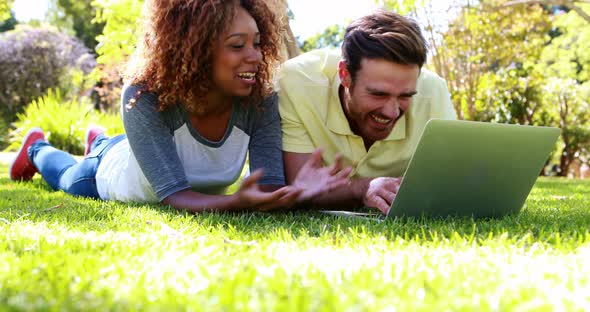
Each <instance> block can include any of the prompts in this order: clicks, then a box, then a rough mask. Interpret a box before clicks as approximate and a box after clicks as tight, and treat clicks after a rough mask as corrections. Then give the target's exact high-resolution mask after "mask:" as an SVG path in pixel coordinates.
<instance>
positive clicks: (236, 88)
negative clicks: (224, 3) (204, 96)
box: [211, 7, 262, 97]
mask: <svg viewBox="0 0 590 312" xmlns="http://www.w3.org/2000/svg"><path fill="white" fill-rule="evenodd" d="M261 61H262V53H261V51H260V32H259V31H258V26H257V25H256V21H255V20H254V18H252V16H251V15H250V14H249V13H248V11H246V10H245V9H244V8H242V7H240V8H238V10H237V13H236V16H235V17H234V19H233V20H232V23H231V25H230V27H229V28H228V30H227V31H226V32H225V33H222V34H221V37H220V39H219V41H218V43H217V45H216V49H215V52H214V53H213V88H212V89H213V90H211V91H213V92H216V93H219V95H221V96H232V97H233V96H240V97H244V96H248V95H250V93H252V89H253V87H254V85H255V84H256V79H257V73H258V65H259V64H260V62H261Z"/></svg>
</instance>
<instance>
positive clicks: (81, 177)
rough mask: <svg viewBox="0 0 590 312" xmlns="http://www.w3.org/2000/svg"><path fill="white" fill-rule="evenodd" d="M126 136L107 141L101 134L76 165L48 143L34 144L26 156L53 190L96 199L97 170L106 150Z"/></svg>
mask: <svg viewBox="0 0 590 312" xmlns="http://www.w3.org/2000/svg"><path fill="white" fill-rule="evenodd" d="M125 138H126V135H119V136H116V137H113V138H109V137H107V136H105V135H103V134H100V135H98V136H97V137H96V139H95V140H94V142H92V146H91V147H90V152H89V153H88V156H86V158H84V160H82V161H80V162H78V161H76V159H74V157H72V155H70V154H69V153H67V152H64V151H62V150H58V149H57V148H55V147H53V146H51V144H49V143H48V142H45V141H41V140H39V141H37V142H35V143H33V144H32V145H31V146H30V147H29V150H28V156H29V159H30V160H31V162H32V163H33V164H34V165H35V167H36V168H37V170H39V173H41V175H42V176H43V179H45V181H47V183H48V184H49V186H51V187H52V188H53V189H54V190H63V191H64V192H66V193H68V194H72V195H77V196H84V197H90V198H97V199H99V198H100V196H99V195H98V190H97V189H96V170H97V169H98V165H99V164H100V161H101V160H102V158H103V157H104V155H106V153H107V152H108V150H109V149H111V147H112V146H113V145H115V144H117V143H118V142H120V141H121V140H123V139H125Z"/></svg>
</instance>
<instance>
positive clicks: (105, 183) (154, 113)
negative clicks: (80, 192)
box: [96, 85, 285, 202]
mask: <svg viewBox="0 0 590 312" xmlns="http://www.w3.org/2000/svg"><path fill="white" fill-rule="evenodd" d="M139 90H140V88H139V86H135V85H131V86H127V87H125V88H124V91H123V95H122V103H123V105H122V109H121V110H122V116H123V123H124V125H125V131H126V133H127V139H125V140H122V141H121V142H119V143H117V144H115V145H114V146H113V147H112V148H111V149H110V150H108V152H107V153H106V155H105V156H104V157H103V159H102V161H101V163H100V164H99V166H98V170H97V173H96V185H97V189H98V193H99V195H100V198H102V199H105V200H118V201H123V202H130V201H133V202H159V201H162V200H163V199H165V198H166V197H168V196H170V195H171V194H174V193H176V192H179V191H182V190H185V189H189V188H190V189H193V190H194V191H197V192H202V193H208V194H222V193H223V192H224V191H225V190H226V188H227V187H228V186H229V185H231V184H232V183H234V182H235V181H236V180H237V179H238V178H239V176H240V173H241V172H242V169H243V166H244V163H245V161H246V158H247V157H246V156H247V155H248V159H249V165H250V170H251V171H254V170H256V169H259V168H264V176H263V177H262V179H261V180H260V181H259V183H260V184H271V185H284V184H285V177H284V171H283V158H282V151H281V129H280V117H279V113H278V107H277V105H278V103H277V97H276V94H273V95H271V96H269V97H268V98H267V99H266V100H265V101H264V102H263V103H262V105H260V107H253V106H249V107H247V106H245V105H242V104H240V103H239V102H238V101H236V102H235V103H234V105H233V110H232V114H231V118H230V121H229V124H228V126H227V130H226V132H225V134H224V136H223V139H221V141H219V142H212V141H209V140H207V139H205V138H204V137H202V136H201V135H200V134H199V133H198V132H197V130H196V129H194V127H193V126H192V124H191V121H190V116H189V115H188V113H187V112H186V111H185V110H184V109H183V108H182V107H181V106H180V105H178V106H175V107H171V108H168V109H167V110H165V111H159V110H158V96H157V95H156V94H153V93H148V92H144V93H142V94H141V96H140V97H139V99H138V100H137V102H136V104H135V106H133V107H132V108H129V109H126V108H125V106H126V104H127V103H128V102H129V100H130V99H132V98H133V97H135V96H136V93H137V92H138V91H139Z"/></svg>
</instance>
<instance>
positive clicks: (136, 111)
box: [122, 86, 190, 201]
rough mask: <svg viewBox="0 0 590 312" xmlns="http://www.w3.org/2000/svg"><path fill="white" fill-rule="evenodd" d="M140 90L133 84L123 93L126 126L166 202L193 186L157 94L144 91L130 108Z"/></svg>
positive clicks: (139, 157)
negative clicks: (159, 107)
mask: <svg viewBox="0 0 590 312" xmlns="http://www.w3.org/2000/svg"><path fill="white" fill-rule="evenodd" d="M138 90H139V88H138V87H136V86H129V87H127V88H126V89H125V90H124V92H123V96H122V101H123V103H122V114H123V125H124V126H125V132H126V133H127V139H128V140H129V145H130V147H131V151H132V152H133V155H134V156H135V158H136V159H137V162H138V164H139V167H140V168H141V171H142V172H143V174H144V175H145V177H146V178H147V180H148V182H149V183H150V185H151V186H152V188H153V190H154V192H155V193H156V195H157V196H158V198H159V199H160V201H162V200H164V199H165V198H166V197H168V196H170V195H172V194H174V193H176V192H179V191H182V190H184V189H187V188H189V187H190V186H189V184H188V181H187V179H186V174H185V173H184V168H183V166H182V163H181V161H180V157H178V154H177V152H176V146H175V144H174V138H173V134H172V131H171V126H170V125H168V124H167V123H166V120H165V118H164V114H163V113H162V112H160V111H158V98H157V96H156V95H155V94H153V93H148V92H144V93H142V94H141V95H140V96H139V98H137V99H136V103H135V105H134V106H133V107H127V104H128V103H129V100H130V99H132V98H134V97H136V93H137V91H138Z"/></svg>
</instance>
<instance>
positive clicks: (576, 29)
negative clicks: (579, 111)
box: [542, 4, 590, 83]
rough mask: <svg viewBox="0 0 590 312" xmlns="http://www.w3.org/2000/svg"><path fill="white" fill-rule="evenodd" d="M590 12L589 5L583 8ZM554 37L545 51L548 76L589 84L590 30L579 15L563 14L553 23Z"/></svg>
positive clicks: (544, 60)
mask: <svg viewBox="0 0 590 312" xmlns="http://www.w3.org/2000/svg"><path fill="white" fill-rule="evenodd" d="M580 7H581V8H584V9H586V10H588V11H590V4H587V5H581V6H580ZM553 27H554V29H555V33H557V35H556V36H554V38H552V40H551V43H550V44H549V45H548V46H547V47H545V49H544V50H543V55H542V60H543V63H544V64H546V65H547V68H546V70H547V73H548V75H550V76H556V77H560V78H564V79H570V78H573V79H576V80H577V81H578V83H583V82H586V81H589V80H590V53H588V51H590V26H589V24H588V22H587V21H586V20H584V19H583V18H582V17H581V16H580V15H579V14H577V13H575V12H573V11H569V12H568V13H564V12H563V13H560V14H559V15H558V16H557V17H556V19H555V22H554V23H553Z"/></svg>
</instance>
